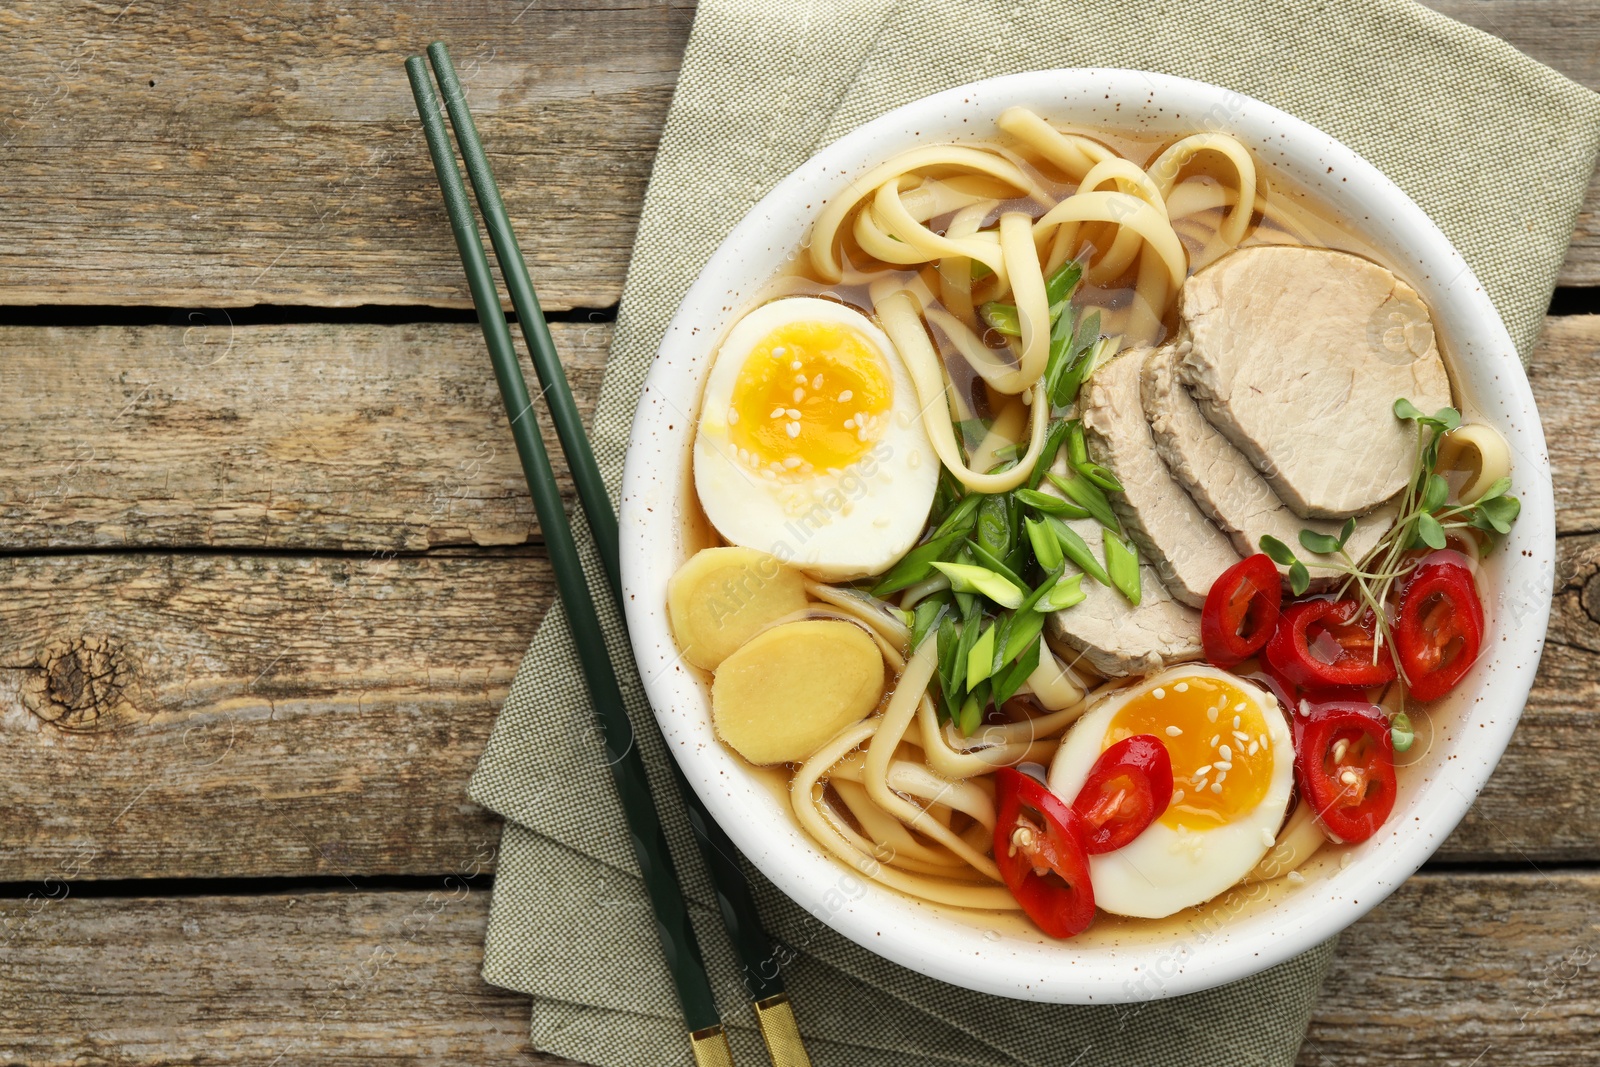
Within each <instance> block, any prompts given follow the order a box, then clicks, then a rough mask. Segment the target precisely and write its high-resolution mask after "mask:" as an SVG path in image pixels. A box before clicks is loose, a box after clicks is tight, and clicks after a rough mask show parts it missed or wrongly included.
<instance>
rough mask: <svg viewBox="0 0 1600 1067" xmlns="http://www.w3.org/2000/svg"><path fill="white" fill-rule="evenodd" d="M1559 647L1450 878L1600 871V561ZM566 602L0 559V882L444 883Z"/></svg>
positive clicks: (500, 570)
mask: <svg viewBox="0 0 1600 1067" xmlns="http://www.w3.org/2000/svg"><path fill="white" fill-rule="evenodd" d="M1562 548H1563V554H1562V563H1561V566H1562V573H1563V585H1562V588H1561V590H1560V592H1559V594H1558V596H1557V598H1556V603H1555V618H1554V621H1553V623H1552V626H1551V631H1550V634H1551V643H1550V646H1549V648H1548V649H1547V650H1546V652H1545V657H1544V662H1543V664H1542V666H1541V669H1540V672H1539V676H1538V679H1537V682H1536V684H1535V688H1534V691H1533V695H1532V698H1531V700H1530V703H1529V706H1528V709H1527V711H1526V713H1525V714H1524V716H1523V719H1522V723H1521V725H1520V726H1519V728H1518V730H1517V732H1516V734H1515V736H1514V737H1513V740H1512V742H1511V746H1510V748H1509V749H1508V750H1507V752H1506V755H1505V758H1504V760H1503V761H1502V762H1501V764H1500V767H1499V769H1498V770H1497V772H1496V773H1495V775H1494V777H1493V778H1492V779H1491V781H1490V783H1489V785H1488V787H1487V788H1486V789H1485V791H1484V793H1483V795H1482V796H1481V797H1480V798H1479V799H1478V801H1477V804H1476V805H1475V806H1474V808H1473V809H1472V812H1471V814H1469V816H1468V817H1467V819H1466V820H1465V822H1463V824H1462V825H1461V827H1460V828H1458V830H1457V831H1456V833H1455V834H1454V836H1453V837H1452V838H1451V839H1450V840H1449V841H1448V842H1447V843H1446V845H1445V846H1444V849H1443V851H1442V852H1441V853H1440V857H1441V858H1443V859H1453V860H1463V859H1469V860H1496V861H1513V862H1523V861H1530V860H1531V861H1533V862H1537V863H1540V864H1547V863H1552V862H1563V861H1593V860H1596V859H1600V802H1597V800H1596V798H1595V796H1594V791H1593V790H1592V789H1590V788H1589V783H1590V781H1591V780H1592V779H1593V776H1594V771H1593V759H1592V753H1593V749H1594V744H1593V737H1594V721H1595V720H1594V714H1595V713H1594V709H1595V707H1596V706H1600V622H1597V621H1596V619H1597V618H1600V537H1587V536H1586V537H1573V538H1564V539H1563V541H1562ZM550 600H551V587H550V573H549V568H548V564H547V563H546V561H545V560H544V559H543V558H542V557H541V556H540V555H538V554H537V553H536V552H534V551H532V550H528V549H517V550H477V551H474V552H472V553H470V554H467V553H462V554H459V555H446V554H432V555H428V556H422V557H398V558H396V557H393V556H392V555H390V554H389V553H385V552H379V553H373V554H364V555H363V554H357V555H351V556H343V557H332V558H330V557H314V558H302V557H296V556H286V555H280V554H275V553H272V554H238V553H234V554H210V553H177V554H172V553H166V554H138V553H129V554H117V555H76V554H73V555H59V556H43V557H13V558H0V751H3V752H4V753H5V754H6V761H5V763H6V773H5V774H4V775H3V776H0V842H3V843H4V845H3V848H0V882H5V881H27V880H33V879H38V878H42V877H45V876H46V875H48V874H49V873H50V872H51V871H53V870H55V869H56V867H57V865H58V864H60V863H62V862H65V861H67V860H68V859H70V858H71V857H72V856H74V855H77V854H78V852H79V851H80V850H81V849H83V848H86V847H92V848H93V849H94V850H95V855H96V859H95V861H94V863H93V864H92V865H91V866H90V867H89V868H88V869H87V870H86V871H85V872H84V877H87V878H94V879H107V878H139V877H250V876H269V875H277V876H297V875H354V874H418V875H423V874H433V873H437V872H439V871H441V870H449V869H451V866H450V865H451V864H452V863H453V862H454V857H455V855H456V853H457V852H459V850H460V849H461V848H462V847H463V842H472V841H478V840H481V839H482V838H484V837H485V835H489V836H491V837H492V835H493V833H494V830H493V827H494V817H493V816H491V815H489V814H488V813H486V812H484V811H482V810H480V809H478V808H477V807H476V806H474V805H473V804H471V803H470V802H469V801H468V800H467V798H466V785H467V780H468V778H469V777H470V775H471V773H472V768H473V766H474V764H475V763H476V761H477V758H478V755H479V754H480V753H481V752H482V749H483V745H484V742H485V741H486V739H487V738H488V735H489V730H490V728H491V725H492V723H493V720H494V715H495V712H496V710H497V708H498V707H499V704H500V702H501V700H502V699H503V698H504V696H505V693H506V690H507V687H508V685H509V683H510V678H511V675H512V672H513V671H514V669H515V667H516V665H517V663H518V661H519V660H520V659H521V656H522V653H523V651H524V649H525V648H526V646H527V643H528V641H529V640H530V639H531V637H532V635H533V631H534V627H535V625H536V622H537V620H538V618H539V617H540V615H541V614H542V613H543V611H544V610H545V609H546V607H547V606H548V604H549V603H550Z"/></svg>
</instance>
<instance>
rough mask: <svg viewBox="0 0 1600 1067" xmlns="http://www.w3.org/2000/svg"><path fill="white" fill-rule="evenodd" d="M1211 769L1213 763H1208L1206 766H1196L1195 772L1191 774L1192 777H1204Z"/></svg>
mask: <svg viewBox="0 0 1600 1067" xmlns="http://www.w3.org/2000/svg"><path fill="white" fill-rule="evenodd" d="M1210 771H1211V764H1209V763H1208V764H1206V765H1205V766H1204V767H1196V768H1195V769H1194V774H1192V775H1190V777H1192V778H1204V777H1205V776H1206V775H1207V774H1208V773H1210Z"/></svg>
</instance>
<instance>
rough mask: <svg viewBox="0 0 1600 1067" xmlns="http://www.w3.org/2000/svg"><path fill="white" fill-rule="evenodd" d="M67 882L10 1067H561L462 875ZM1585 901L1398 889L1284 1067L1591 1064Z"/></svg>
mask: <svg viewBox="0 0 1600 1067" xmlns="http://www.w3.org/2000/svg"><path fill="white" fill-rule="evenodd" d="M454 862H455V864H456V867H455V869H456V870H458V871H464V870H467V869H469V868H470V867H471V866H473V865H474V864H476V863H477V862H478V856H477V854H476V853H475V852H473V851H472V850H471V849H470V848H468V849H465V850H463V851H461V852H460V853H459V854H458V855H457V856H456V857H455V859H454ZM72 890H73V880H72V879H71V878H70V877H62V878H60V879H59V880H57V881H55V882H53V883H51V885H50V886H49V887H44V886H41V888H40V891H39V893H38V895H37V896H36V897H35V899H33V900H16V901H5V902H0V915H3V916H4V920H3V921H4V924H5V925H4V928H5V930H6V931H7V933H8V943H7V947H6V951H5V953H4V954H0V975H3V976H4V979H3V981H0V989H7V990H16V991H20V990H22V989H26V990H27V995H26V996H22V995H13V996H7V997H6V998H5V1008H6V1010H4V1011H0V1054H3V1055H4V1056H5V1057H6V1059H7V1060H8V1061H10V1062H22V1063H27V1064H30V1065H33V1067H54V1065H63V1067H64V1065H67V1064H81V1063H85V1062H92V1063H116V1064H125V1065H135V1064H151V1065H154V1064H164V1063H174V1062H182V1063H207V1064H215V1065H229V1067H232V1065H247V1064H251V1065H255V1064H259V1065H267V1064H272V1063H274V1062H278V1063H317V1064H324V1065H327V1067H367V1065H369V1064H372V1063H375V1062H399V1063H428V1064H463V1065H467V1064H470V1065H475V1067H494V1065H498V1064H522V1065H525V1067H531V1065H538V1064H549V1063H555V1062H560V1061H555V1060H552V1059H549V1058H546V1057H543V1056H541V1055H539V1054H538V1053H535V1052H533V1051H532V1050H531V1049H529V1048H528V1046H527V1037H526V1035H527V1012H528V1005H529V1001H528V1000H527V999H526V998H524V997H521V996H517V995H515V994H511V993H508V992H505V991H503V990H497V989H494V988H492V987H490V986H487V985H486V984H484V982H483V981H482V980H481V979H480V978H479V977H478V967H479V964H480V963H481V960H482V949H481V947H480V946H481V945H482V941H483V933H484V928H485V924H486V922H487V918H488V900H489V894H488V893H487V892H486V891H484V890H482V889H479V888H474V887H473V886H472V885H471V883H469V882H466V881H464V880H463V879H461V878H460V877H454V878H441V879H440V882H439V885H438V887H437V888H435V889H433V890H430V891H416V892H319V893H295V894H282V895H268V896H251V897H189V898H179V899H166V900H158V899H132V900H116V899H107V900H96V899H79V898H77V897H76V896H74V895H73V892H72ZM46 894H50V895H46ZM1597 910H1600V876H1597V875H1594V874H1592V873H1586V874H1563V875H1555V876H1551V877H1541V876H1539V875H1536V874H1460V875H1452V876H1442V875H1437V874H1424V875H1421V876H1419V877H1417V878H1413V879H1412V880H1411V881H1410V882H1408V883H1406V885H1404V886H1403V887H1402V888H1401V889H1400V890H1399V891H1398V892H1397V893H1395V895H1394V896H1393V897H1391V898H1390V899H1389V900H1388V901H1386V902H1385V903H1383V904H1381V905H1379V906H1378V908H1377V909H1376V910H1374V911H1373V912H1372V913H1371V914H1370V915H1368V916H1367V917H1366V918H1364V919H1362V920H1361V921H1360V922H1358V923H1357V924H1356V925H1355V926H1354V927H1352V928H1351V929H1350V930H1349V931H1348V932H1347V933H1346V934H1345V935H1344V937H1343V939H1342V940H1341V942H1340V947H1339V953H1338V955H1337V957H1336V962H1335V964H1334V972H1333V975H1332V977H1331V978H1330V980H1329V981H1328V983H1327V986H1326V988H1325V989H1324V992H1323V995H1322V997H1321V999H1320V1000H1319V1001H1318V1003H1317V1007H1316V1014H1315V1018H1314V1021H1313V1023H1312V1027H1311V1032H1310V1037H1309V1040H1308V1041H1307V1043H1306V1045H1305V1047H1304V1048H1303V1049H1302V1050H1301V1054H1300V1060H1299V1062H1300V1064H1301V1065H1302V1067H1347V1065H1348V1067H1358V1065H1370V1064H1394V1063H1429V1064H1455V1065H1458V1067H1466V1065H1467V1064H1472V1063H1479V1064H1484V1065H1490V1064H1519V1065H1525V1067H1546V1065H1549V1067H1554V1065H1558V1064H1559V1065H1566V1064H1574V1063H1582V1062H1592V1061H1593V1059H1594V1058H1595V1057H1596V1056H1600V1020H1597V1018H1596V1016H1595V1014H1594V1011H1593V997H1592V990H1593V983H1594V980H1595V971H1596V964H1595V959H1596V954H1597V951H1600V946H1597V944H1596V936H1597V935H1596V930H1595V927H1594V915H1595V914H1596V911H1597ZM156 975H158V976H159V981H153V980H152V976H156ZM801 1018H802V1020H803V1019H804V1006H803V1005H802V1006H801ZM279 1057H281V1059H279Z"/></svg>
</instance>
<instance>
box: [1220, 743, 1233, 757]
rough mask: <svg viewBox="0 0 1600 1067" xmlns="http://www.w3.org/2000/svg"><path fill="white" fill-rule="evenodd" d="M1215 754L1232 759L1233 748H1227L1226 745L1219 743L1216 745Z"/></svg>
mask: <svg viewBox="0 0 1600 1067" xmlns="http://www.w3.org/2000/svg"><path fill="white" fill-rule="evenodd" d="M1217 754H1218V755H1220V756H1221V757H1222V758H1223V759H1232V758H1233V749H1231V748H1229V747H1228V746H1227V745H1220V746H1218V747H1217Z"/></svg>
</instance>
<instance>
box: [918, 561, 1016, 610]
mask: <svg viewBox="0 0 1600 1067" xmlns="http://www.w3.org/2000/svg"><path fill="white" fill-rule="evenodd" d="M933 566H934V567H936V568H938V570H939V571H940V572H941V573H943V574H944V576H945V577H946V578H949V579H950V588H951V589H954V590H955V591H956V592H958V593H977V594H980V595H982V596H986V597H988V598H989V599H990V600H992V601H994V602H995V603H996V604H999V605H1000V606H1001V607H1003V608H1014V607H1016V606H1017V605H1019V604H1021V603H1022V598H1023V596H1025V595H1026V594H1025V593H1024V592H1023V590H1022V588H1021V587H1020V586H1018V585H1016V584H1014V583H1013V582H1012V581H1011V579H1009V578H1007V577H1006V576H1005V575H1003V574H1000V573H998V572H996V571H993V570H990V569H989V568H988V567H976V566H972V565H971V564H966V563H939V562H936V563H934V564H933Z"/></svg>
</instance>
